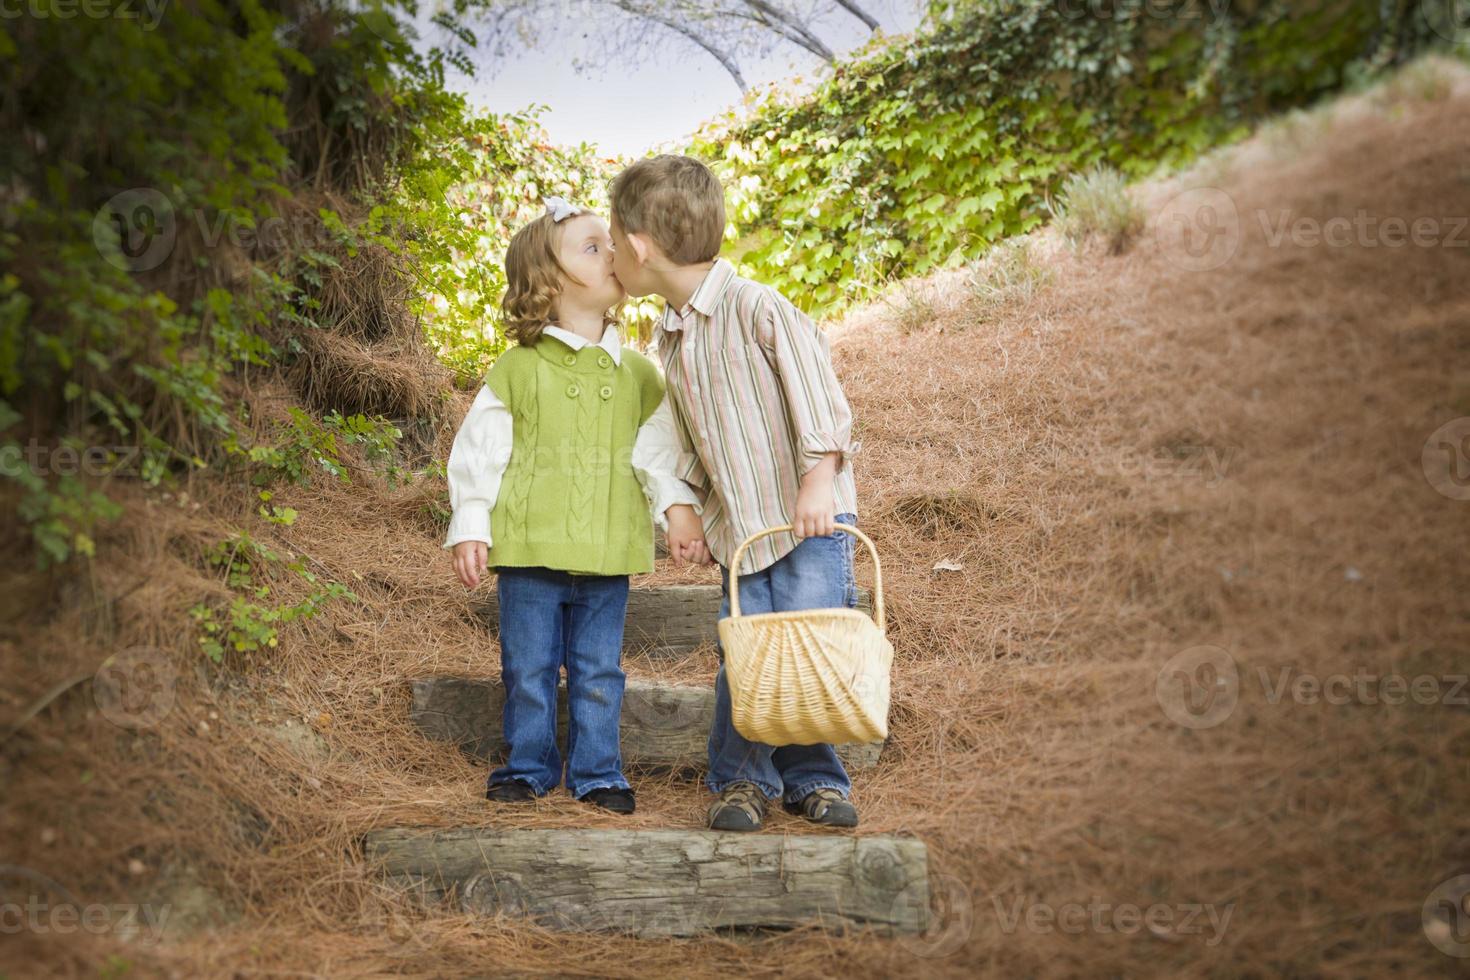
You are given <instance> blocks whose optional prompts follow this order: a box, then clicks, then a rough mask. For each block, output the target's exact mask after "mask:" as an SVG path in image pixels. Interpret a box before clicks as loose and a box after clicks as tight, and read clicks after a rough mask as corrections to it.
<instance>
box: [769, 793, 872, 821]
mask: <svg viewBox="0 0 1470 980" xmlns="http://www.w3.org/2000/svg"><path fill="white" fill-rule="evenodd" d="M781 805H782V806H783V807H784V808H785V809H786V812H787V813H799V814H801V815H802V816H803V817H805V818H806V819H808V820H810V821H811V822H812V823H819V824H822V825H823V826H827V827H856V826H857V824H858V815H857V807H855V806H853V805H852V802H851V801H850V800H848V799H847V797H845V796H843V795H842V794H841V793H839V792H837V790H835V789H826V788H825V787H824V788H822V789H814V790H812V791H811V792H810V793H808V794H806V796H805V797H803V799H802V801H801V802H800V803H785V802H783V803H782V804H781Z"/></svg>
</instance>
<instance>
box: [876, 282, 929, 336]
mask: <svg viewBox="0 0 1470 980" xmlns="http://www.w3.org/2000/svg"><path fill="white" fill-rule="evenodd" d="M883 304H884V305H885V306H887V307H888V308H889V309H890V310H892V311H893V322H894V323H896V324H898V329H899V330H900V331H901V332H902V333H904V334H911V333H913V332H914V331H915V330H923V329H925V328H927V327H929V326H930V325H931V324H933V323H934V319H935V316H936V315H937V313H938V309H937V307H936V306H935V303H934V296H933V294H932V293H931V292H930V291H929V289H928V287H926V286H925V285H924V284H923V283H920V282H914V281H911V280H908V279H903V280H900V281H899V282H898V283H897V284H896V285H895V286H894V288H893V289H892V290H891V291H890V292H889V294H888V295H887V296H885V297H884V299H883Z"/></svg>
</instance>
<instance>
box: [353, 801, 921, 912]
mask: <svg viewBox="0 0 1470 980" xmlns="http://www.w3.org/2000/svg"><path fill="white" fill-rule="evenodd" d="M366 852H367V856H368V858H369V860H370V861H372V862H373V863H375V864H377V865H378V866H379V867H380V869H381V871H382V872H383V873H384V874H385V875H386V876H387V878H388V881H389V882H390V883H392V884H394V885H396V886H398V887H400V888H402V889H404V890H407V891H409V892H410V893H412V894H414V895H415V897H416V898H418V899H419V900H420V901H423V902H425V903H429V904H438V903H445V904H449V905H450V906H451V907H455V908H458V909H460V910H462V911H466V912H471V913H480V914H486V915H495V914H501V913H507V914H512V915H522V916H527V917H529V918H532V919H534V920H535V921H537V922H538V923H540V924H542V925H544V926H546V927H548V928H553V929H561V930H573V931H612V932H625V933H633V934H637V935H642V936H688V935H694V934H697V933H702V932H709V931H711V930H728V929H786V928H793V927H797V926H805V925H817V926H821V927H823V928H828V929H835V930H844V929H848V928H867V929H872V930H874V931H876V932H878V933H880V934H901V933H920V932H923V931H924V930H925V929H926V928H928V924H929V880H928V853H927V850H926V849H925V846H924V844H923V842H922V841H919V840H916V839H912V838H907V837H892V836H871V837H853V836H846V835H827V834H794V835H780V834H761V833H758V834H731V833H720V832H718V831H707V830H595V829H575V830H493V829H489V828H482V827H476V828H463V829H451V830H422V829H390V830H379V831H374V832H372V833H370V834H368V835H367V838H366Z"/></svg>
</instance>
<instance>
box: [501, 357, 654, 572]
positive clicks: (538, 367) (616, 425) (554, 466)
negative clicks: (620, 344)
mask: <svg viewBox="0 0 1470 980" xmlns="http://www.w3.org/2000/svg"><path fill="white" fill-rule="evenodd" d="M620 357H621V363H620V364H619V363H614V362H613V359H612V356H611V355H609V354H608V353H607V351H605V350H603V349H602V348H600V347H597V346H595V345H591V344H589V345H588V346H586V347H583V348H582V349H581V350H575V351H574V350H572V349H571V348H570V347H568V346H567V345H566V344H564V343H562V342H561V341H560V340H558V339H556V338H555V337H547V336H542V337H541V339H540V340H538V341H537V342H536V343H535V344H534V345H532V346H530V347H524V346H518V347H512V348H511V349H510V350H507V351H506V352H505V353H504V354H502V355H500V357H499V359H498V360H496V362H495V364H494V365H493V366H492V367H491V369H490V373H489V374H488V375H487V376H486V378H485V384H486V385H488V386H489V388H490V390H491V391H492V392H494V393H495V396H496V397H497V398H499V399H500V400H501V401H502V402H504V403H505V405H506V406H508V407H509V408H510V411H511V415H512V417H513V420H514V422H513V426H512V436H511V452H510V465H509V466H508V467H507V468H506V471H505V475H504V476H503V477H502V478H501V483H500V494H499V496H498V497H497V498H496V501H495V509H494V510H493V511H492V512H491V514H490V536H491V540H492V542H493V543H492V546H491V548H490V555H489V559H488V563H489V565H490V567H492V568H500V567H544V568H555V569H560V570H561V571H566V572H575V573H580V574H584V575H632V574H636V573H639V572H648V571H652V570H653V522H652V517H651V515H650V513H649V510H650V509H649V504H648V499H647V498H646V497H645V496H644V495H643V487H642V485H641V484H640V483H639V482H638V477H637V476H636V475H635V474H634V472H633V466H632V458H633V442H634V440H635V439H636V437H637V435H638V427H639V426H641V425H642V424H643V423H644V422H646V421H647V420H648V417H649V416H651V415H652V414H653V412H654V409H656V408H658V404H659V402H660V401H662V399H663V395H664V382H663V378H662V377H660V376H659V373H658V370H657V369H656V368H655V367H654V366H653V362H651V361H650V360H649V359H648V358H646V357H644V356H642V355H641V354H639V353H638V352H637V351H634V350H630V349H628V348H626V347H625V348H623V351H622V354H621V355H620Z"/></svg>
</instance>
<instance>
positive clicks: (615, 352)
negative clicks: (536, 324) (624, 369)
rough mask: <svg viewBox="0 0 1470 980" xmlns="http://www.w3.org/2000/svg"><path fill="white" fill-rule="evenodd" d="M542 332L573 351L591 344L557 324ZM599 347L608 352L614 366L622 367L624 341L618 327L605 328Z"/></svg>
mask: <svg viewBox="0 0 1470 980" xmlns="http://www.w3.org/2000/svg"><path fill="white" fill-rule="evenodd" d="M541 332H542V333H543V334H545V335H546V336H548V337H555V338H556V339H557V340H559V341H561V342H562V343H564V344H566V345H567V346H568V347H570V348H571V349H572V350H581V349H582V348H583V347H586V346H587V344H588V343H589V341H588V340H587V338H585V337H583V336H582V335H581V334H575V333H572V332H571V331H570V330H567V329H565V328H563V327H558V326H556V325H555V324H547V325H546V326H545V327H542V328H541ZM597 346H598V347H601V348H602V349H603V350H605V351H607V353H608V356H610V357H611V358H612V359H613V363H614V364H616V365H618V366H619V367H621V366H622V363H623V339H622V338H621V337H619V336H618V328H617V327H615V326H613V325H612V324H608V326H606V327H605V328H603V331H602V339H601V340H600V341H598V342H597Z"/></svg>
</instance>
